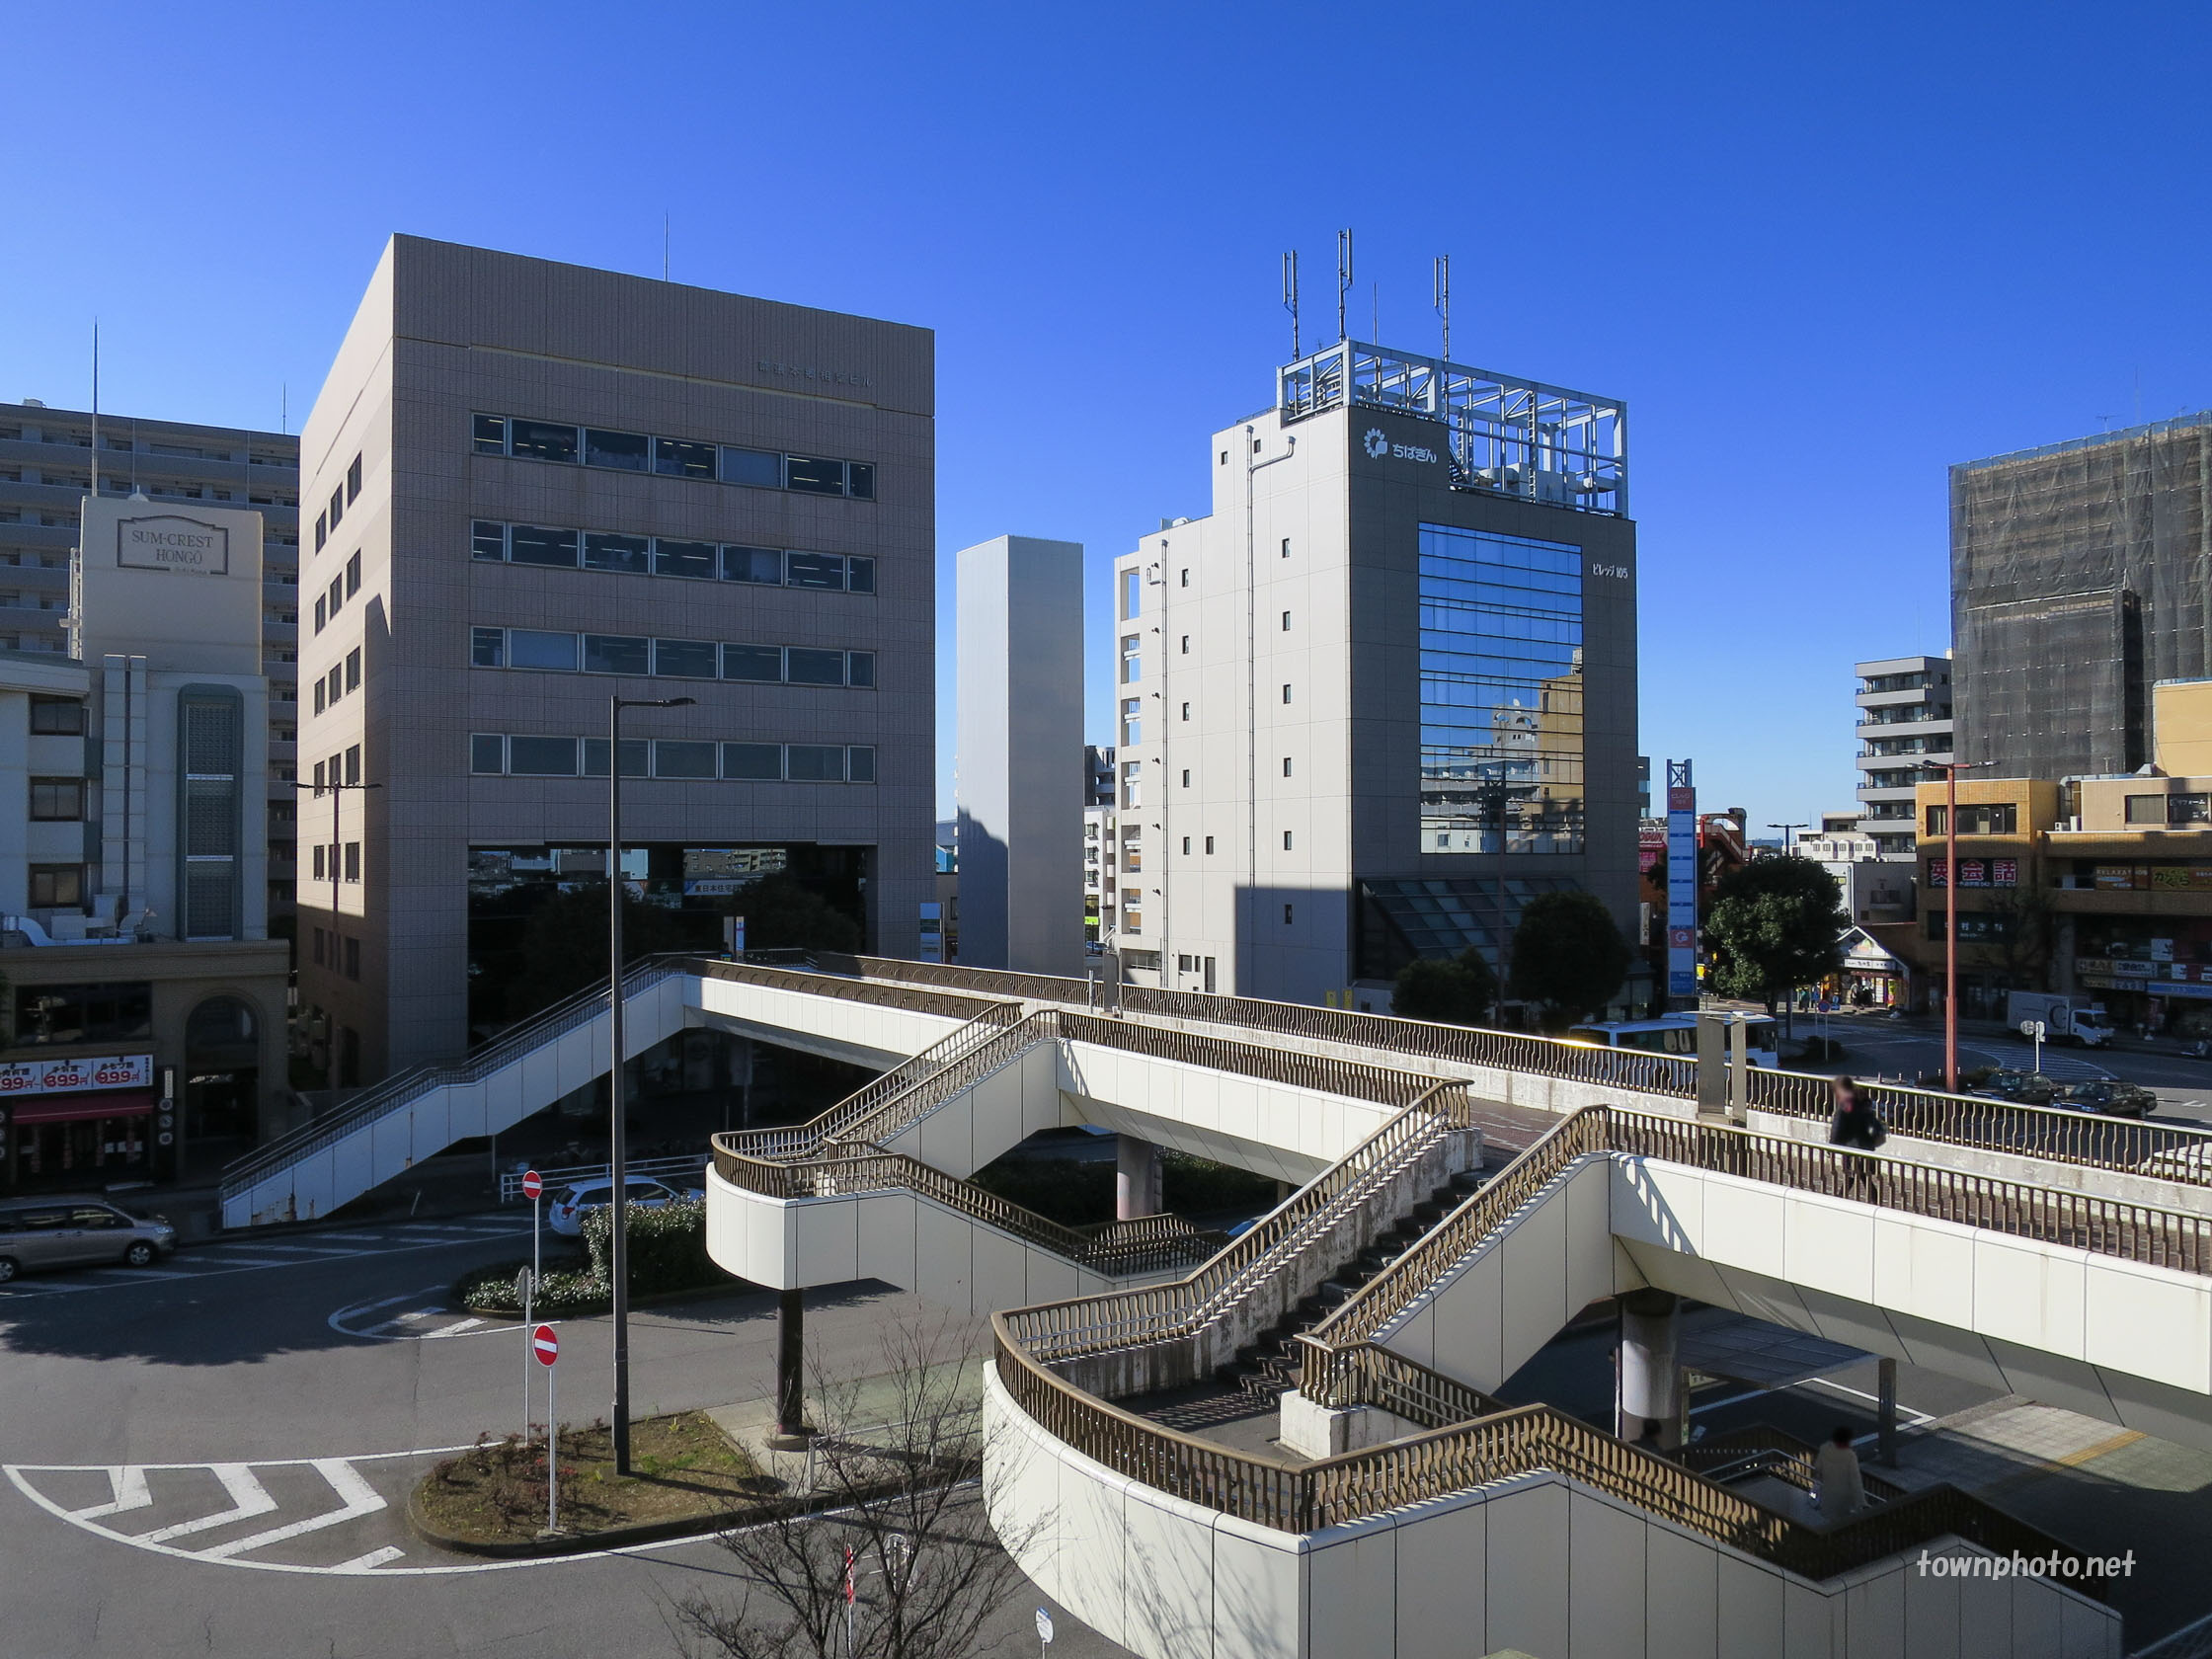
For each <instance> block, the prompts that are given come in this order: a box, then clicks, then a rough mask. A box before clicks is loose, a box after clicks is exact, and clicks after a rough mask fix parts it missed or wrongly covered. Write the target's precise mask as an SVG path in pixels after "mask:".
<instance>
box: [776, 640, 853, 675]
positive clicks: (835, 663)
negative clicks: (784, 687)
mask: <svg viewBox="0 0 2212 1659" xmlns="http://www.w3.org/2000/svg"><path fill="white" fill-rule="evenodd" d="M783 658H784V677H785V678H787V679H789V680H790V681H791V683H792V684H794V685H842V684H843V683H844V682H845V654H844V653H843V652H841V651H810V650H808V649H806V648H805V647H803V646H796V645H795V646H793V647H791V649H790V650H788V651H786V652H785V653H784V654H783Z"/></svg>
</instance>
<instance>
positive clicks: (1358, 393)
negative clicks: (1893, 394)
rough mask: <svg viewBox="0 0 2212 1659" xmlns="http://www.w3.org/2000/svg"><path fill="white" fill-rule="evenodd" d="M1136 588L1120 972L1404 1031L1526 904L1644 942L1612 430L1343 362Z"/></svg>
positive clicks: (1298, 380) (1457, 379)
mask: <svg viewBox="0 0 2212 1659" xmlns="http://www.w3.org/2000/svg"><path fill="white" fill-rule="evenodd" d="M1206 463H1207V471H1208V473H1209V475H1210V477H1211V479H1212V492H1211V493H1212V502H1211V509H1212V510H1211V512H1210V513H1208V514H1206V515H1205V516H1203V517H1195V518H1187V519H1177V520H1174V521H1172V522H1170V523H1168V524H1166V525H1164V526H1163V527H1162V528H1161V529H1160V530H1159V531H1158V532H1157V533H1156V534H1147V535H1146V536H1145V537H1144V538H1143V540H1142V542H1141V543H1140V544H1139V545H1138V546H1137V547H1136V548H1135V549H1134V550H1132V551H1131V552H1130V553H1128V554H1126V555H1124V556H1123V557H1122V558H1120V559H1119V560H1117V561H1116V566H1115V587H1114V597H1115V615H1116V618H1117V622H1116V638H1117V641H1118V662H1117V665H1116V667H1117V673H1116V678H1117V686H1116V697H1117V706H1116V714H1117V719H1118V722H1119V726H1120V730H1119V732H1118V733H1117V738H1118V740H1119V741H1118V744H1117V747H1116V760H1115V764H1116V767H1117V777H1116V788H1117V791H1118V794H1117V802H1118V808H1119V826H1118V830H1119V836H1120V840H1119V843H1118V845H1117V847H1116V850H1117V851H1118V852H1120V854H1121V858H1120V861H1119V868H1120V870H1121V872H1122V875H1121V884H1122V885H1121V894H1120V899H1121V903H1120V914H1119V944H1120V949H1121V960H1122V963H1123V965H1124V968H1125V970H1126V971H1128V972H1129V974H1130V977H1131V978H1132V979H1134V980H1138V981H1140V982H1141V983H1146V984H1157V985H1162V986H1167V987H1172V988H1194V989H1202V990H1220V991H1234V992H1237V993H1239V994H1243V995H1250V996H1262V997H1277V998H1283V999H1287V1000H1293V1001H1305V1002H1320V1001H1322V1000H1323V999H1324V998H1328V997H1335V996H1341V995H1344V994H1346V993H1351V994H1353V995H1354V997H1355V999H1356V1000H1355V1004H1354V1005H1367V1006H1376V1007H1381V1006H1385V1005H1386V1003H1387V988H1388V985H1389V983H1390V981H1391V979H1392V978H1393V976H1394V975H1395V974H1396V973H1397V971H1398V969H1399V968H1400V967H1402V966H1403V965H1404V964H1405V963H1406V962H1408V961H1410V960H1411V959H1412V958H1414V957H1415V956H1419V955H1454V954H1457V953H1458V952H1460V951H1461V950H1462V949H1465V948H1467V947H1469V946H1471V947H1473V948H1476V949H1479V950H1481V951H1483V952H1484V953H1485V954H1487V955H1488V956H1489V957H1490V958H1491V959H1492V960H1493V961H1498V962H1502V960H1503V958H1504V954H1505V951H1506V949H1507V947H1508V944H1509V942H1510V939H1511V937H1512V933H1513V930H1514V928H1515V926H1516V925H1517V924H1518V922H1519V919H1520V914H1521V910H1522V908H1523V907H1524V906H1525V905H1526V903H1527V902H1528V900H1529V899H1530V898H1532V897H1534V896H1535V895H1537V894H1539V893H1542V892H1547V891H1553V890H1557V889H1561V888H1577V887H1578V888H1583V889H1586V890H1588V891H1590V892H1593V893H1595V894H1597V895H1598V896H1599V897H1600V898H1602V899H1603V900H1604V901H1605V903H1606V904H1607V906H1608V908H1609V909H1611V910H1612V911H1613V913H1614V915H1615V918H1616V919H1617V921H1619V922H1620V925H1621V927H1622V929H1623V931H1624V932H1631V931H1632V930H1633V928H1634V925H1635V919H1636V874H1637V862H1636V859H1637V848H1636V826H1637V802H1638V762H1637V754H1636V632H1635V583H1636V578H1635V569H1636V553H1635V529H1634V525H1633V524H1632V523H1631V521H1630V520H1629V519H1628V517H1627V515H1626V514H1627V456H1626V445H1625V417H1624V411H1623V409H1622V406H1621V405H1620V402H1619V401H1618V400H1613V399H1606V398H1597V397H1591V396H1588V395H1585V394H1582V393H1577V392H1570V391H1565V390H1562V389H1560V388H1557V387H1551V386H1545V385H1542V384H1541V383H1539V382H1535V381H1530V380H1521V379H1514V378H1511V377H1501V376H1497V375H1493V374H1489V373H1487V372H1485V371H1482V370H1477V369H1472V368H1468V367H1465V366H1463V365H1461V364H1458V363H1452V362H1446V361H1442V360H1439V359H1436V358H1430V357H1423V356H1418V355H1415V354H1409V353H1403V352H1395V351H1388V350H1385V349H1383V348H1381V347H1376V346H1372V345H1366V344H1362V343H1358V342H1352V341H1340V342H1338V343H1337V344H1335V345H1333V346H1330V347H1328V348H1326V349H1324V350H1323V351H1320V352H1318V353H1315V354H1313V355H1311V356H1307V357H1305V358H1303V359H1301V360H1300V361H1299V362H1296V363H1294V364H1291V365H1290V366H1288V367H1286V368H1284V369H1281V370H1280V371H1278V374H1277V380H1276V395H1275V399H1274V403H1273V406H1272V407H1271V408H1269V409H1268V410H1267V411H1266V413H1264V414H1262V415H1259V416H1256V417H1254V418H1253V419H1251V420H1249V421H1240V422H1237V423H1235V424H1234V425H1232V426H1228V427H1225V428H1224V429H1222V430H1221V431H1219V432H1217V433H1216V434H1214V435H1213V436H1212V438H1211V439H1210V440H1209V441H1208V444H1207V449H1206Z"/></svg>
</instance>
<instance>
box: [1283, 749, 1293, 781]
mask: <svg viewBox="0 0 2212 1659" xmlns="http://www.w3.org/2000/svg"><path fill="white" fill-rule="evenodd" d="M1283 775H1284V776H1285V777H1289V776H1290V775H1291V757H1290V756H1289V755H1288V754H1286V755H1284V756H1283Z"/></svg>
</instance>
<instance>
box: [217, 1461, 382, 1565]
mask: <svg viewBox="0 0 2212 1659" xmlns="http://www.w3.org/2000/svg"><path fill="white" fill-rule="evenodd" d="M315 1471H316V1473H318V1474H320V1475H321V1476H322V1477H323V1478H324V1479H325V1480H327V1481H329V1482H330V1484H331V1490H332V1491H334V1492H336V1493H337V1494H338V1497H339V1503H340V1507H339V1508H337V1509H334V1510H330V1511H328V1512H326V1513H324V1514H322V1515H315V1516H310V1517H309V1518H308V1519H307V1520H305V1521H294V1522H292V1523H291V1525H289V1526H286V1527H272V1528H270V1529H269V1531H267V1532H265V1533H254V1534H252V1535H251V1536H249V1537H246V1538H242V1539H232V1540H231V1541H229V1542H228V1543H218V1544H216V1545H215V1547H214V1548H212V1549H202V1550H199V1551H198V1552H197V1553H198V1555H199V1558H200V1559H201V1560H203V1561H226V1560H228V1559H229V1558H230V1557H231V1556H233V1555H243V1554H244V1553H245V1552H246V1551H247V1550H249V1549H260V1548H261V1547H263V1546H264V1545H265V1544H272V1543H282V1542H283V1541H285V1540H286V1539H295V1538H298V1537H300V1536H301V1535H302V1534H306V1533H319V1532H321V1531H322V1530H323V1529H324V1528H325V1527H335V1526H337V1525H338V1524H339V1523H340V1522H342V1521H352V1520H355V1519H356V1518H357V1517H359V1516H363V1515H374V1514H375V1513H376V1512H377V1511H378V1510H380V1509H382V1508H383V1507H384V1500H383V1499H382V1498H380V1497H378V1496H377V1495H376V1490H375V1488H374V1487H372V1486H370V1485H369V1483H368V1482H367V1481H365V1480H363V1479H362V1478H361V1477H360V1475H359V1473H358V1472H357V1471H356V1469H355V1468H354V1466H353V1464H351V1463H349V1462H346V1460H345V1459H343V1458H318V1459H316V1460H315ZM271 1507H275V1506H274V1505H272V1506H271Z"/></svg>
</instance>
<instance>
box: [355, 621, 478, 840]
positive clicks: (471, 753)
mask: <svg viewBox="0 0 2212 1659" xmlns="http://www.w3.org/2000/svg"><path fill="white" fill-rule="evenodd" d="M494 631H495V632H496V631H497V630H494ZM468 769H469V770H470V771H472V772H479V773H490V774H492V775H494V776H496V775H498V774H499V773H501V772H504V771H506V770H507V740H506V739H505V738H503V737H500V736H498V735H497V734H494V733H489V732H477V733H474V734H472V735H471V736H470V738H469V740H468ZM316 770H317V772H318V773H319V772H320V771H321V768H320V767H317V768H316ZM315 781H316V782H317V784H320V783H321V782H322V779H321V778H320V776H318V777H317V778H316V780H315ZM315 873H316V874H317V875H321V874H322V872H321V871H320V870H318V871H316V872H315Z"/></svg>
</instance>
